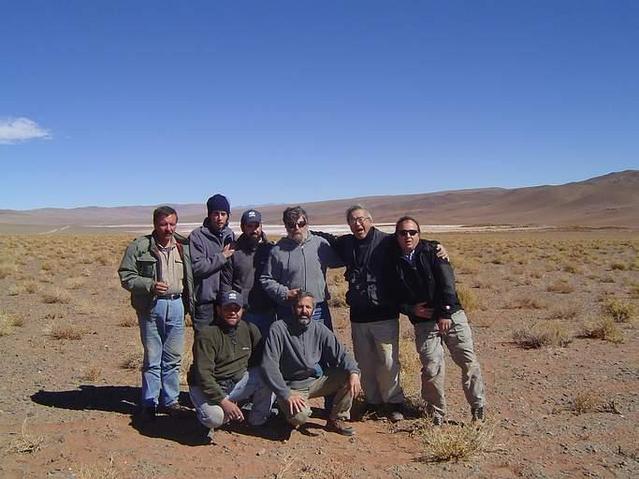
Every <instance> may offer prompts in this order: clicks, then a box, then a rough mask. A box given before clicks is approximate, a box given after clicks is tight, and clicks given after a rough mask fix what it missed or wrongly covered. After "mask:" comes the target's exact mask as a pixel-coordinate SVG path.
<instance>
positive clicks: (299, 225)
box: [286, 220, 306, 230]
mask: <svg viewBox="0 0 639 479" xmlns="http://www.w3.org/2000/svg"><path fill="white" fill-rule="evenodd" d="M304 226H306V221H305V220H301V221H298V222H297V223H286V227H287V228H288V229H289V230H294V229H295V228H296V227H297V228H299V229H302V228H304Z"/></svg>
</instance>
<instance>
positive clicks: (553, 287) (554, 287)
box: [546, 280, 575, 294]
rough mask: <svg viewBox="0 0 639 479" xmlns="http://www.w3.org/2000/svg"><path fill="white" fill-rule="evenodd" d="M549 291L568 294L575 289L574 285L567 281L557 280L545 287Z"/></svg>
mask: <svg viewBox="0 0 639 479" xmlns="http://www.w3.org/2000/svg"><path fill="white" fill-rule="evenodd" d="M546 291H548V292H549V293H560V294H569V293H572V292H574V291H575V287H574V286H573V285H572V284H570V283H568V282H567V281H562V280H557V281H555V282H553V283H551V284H549V285H548V286H547V287H546Z"/></svg>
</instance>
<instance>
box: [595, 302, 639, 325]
mask: <svg viewBox="0 0 639 479" xmlns="http://www.w3.org/2000/svg"><path fill="white" fill-rule="evenodd" d="M601 308H602V309H603V312H604V313H605V314H608V315H609V316H610V317H611V318H612V319H614V320H615V321H616V322H617V323H630V322H632V320H633V319H634V317H635V315H636V313H637V308H635V305H634V304H632V303H629V302H626V301H621V300H620V299H616V298H607V299H605V300H604V302H603V304H602V305H601Z"/></svg>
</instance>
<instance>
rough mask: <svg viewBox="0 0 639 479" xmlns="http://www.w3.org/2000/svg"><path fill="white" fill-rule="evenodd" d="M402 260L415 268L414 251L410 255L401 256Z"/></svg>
mask: <svg viewBox="0 0 639 479" xmlns="http://www.w3.org/2000/svg"><path fill="white" fill-rule="evenodd" d="M402 258H404V259H405V260H406V262H407V263H408V264H410V265H411V266H415V250H411V252H410V253H408V254H405V255H402Z"/></svg>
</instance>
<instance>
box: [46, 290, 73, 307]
mask: <svg viewBox="0 0 639 479" xmlns="http://www.w3.org/2000/svg"><path fill="white" fill-rule="evenodd" d="M42 302H43V303H45V304H69V303H70V302H71V295H70V294H69V293H67V292H66V291H65V290H63V289H59V288H56V289H52V290H49V291H46V292H44V293H43V294H42Z"/></svg>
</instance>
